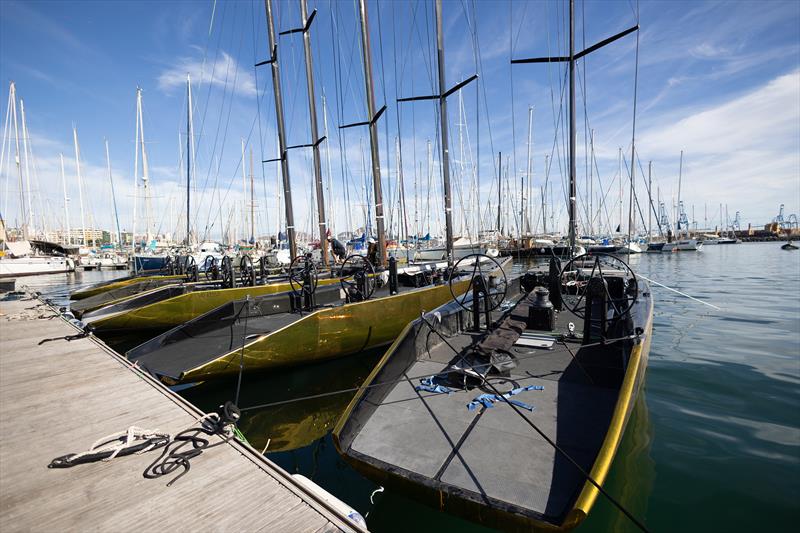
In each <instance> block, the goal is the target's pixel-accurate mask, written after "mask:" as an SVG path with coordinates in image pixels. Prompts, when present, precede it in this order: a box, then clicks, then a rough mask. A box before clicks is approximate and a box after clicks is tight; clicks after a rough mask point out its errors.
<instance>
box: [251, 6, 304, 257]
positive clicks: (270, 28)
mask: <svg viewBox="0 0 800 533" xmlns="http://www.w3.org/2000/svg"><path fill="white" fill-rule="evenodd" d="M264 8H265V9H266V12H267V33H268V35H269V49H270V51H271V52H272V57H271V58H270V59H269V60H268V61H266V62H264V63H262V64H266V63H269V64H270V65H271V67H272V89H273V91H274V93H275V121H276V123H277V129H278V148H279V150H280V156H279V157H280V161H281V177H282V179H283V202H284V207H285V209H286V234H287V236H288V238H289V254H290V256H291V258H292V261H294V258H295V257H296V256H297V241H296V237H295V232H294V210H293V208H292V184H291V181H290V179H289V161H288V159H287V155H286V130H285V126H284V121H283V99H282V97H281V76H280V70H279V68H278V44H277V42H276V40H275V22H274V21H273V19H272V0H264ZM242 164H244V162H243V163H242Z"/></svg>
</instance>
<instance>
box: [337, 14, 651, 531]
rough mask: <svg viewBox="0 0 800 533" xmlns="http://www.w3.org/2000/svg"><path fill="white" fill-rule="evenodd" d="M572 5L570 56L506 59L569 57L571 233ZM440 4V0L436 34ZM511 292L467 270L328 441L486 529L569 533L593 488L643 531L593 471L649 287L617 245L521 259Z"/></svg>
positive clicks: (621, 402)
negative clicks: (615, 252) (534, 261)
mask: <svg viewBox="0 0 800 533" xmlns="http://www.w3.org/2000/svg"><path fill="white" fill-rule="evenodd" d="M569 4H570V52H569V57H565V58H539V59H533V60H517V61H514V62H532V63H534V62H552V61H569V66H570V100H571V105H570V119H571V120H570V151H569V154H570V194H569V202H570V205H569V207H570V241H571V243H572V244H574V242H575V198H576V194H575V174H576V172H575V115H574V95H575V83H574V63H575V57H576V55H575V53H574V48H573V46H574V38H573V35H574V18H573V13H574V3H573V2H572V1H570V3H569ZM441 9H442V6H441V1H440V0H439V1H437V2H436V18H437V33H438V34H439V35H440V36H441V24H442V22H441V19H442V14H441ZM637 29H638V26H636V27H634V28H631V29H629V30H626V31H625V32H622V33H620V34H617V35H615V36H614V37H611V38H609V39H606V40H605V41H603V42H602V43H600V44H599V45H595V46H594V47H590V48H589V49H587V51H586V52H582V53H581V54H580V55H584V54H585V53H588V51H592V50H594V49H597V48H599V47H600V46H603V45H605V44H608V43H610V42H612V41H614V40H616V39H618V38H621V37H623V36H624V35H627V34H629V33H631V32H633V31H636V30H637ZM440 39H441V37H440ZM637 44H638V42H637ZM637 50H638V46H637ZM441 56H442V50H441V40H440V49H439V57H440V58H441ZM637 59H638V54H637ZM440 68H441V65H440ZM634 123H635V122H634ZM634 131H635V130H634ZM632 144H633V143H632ZM633 154H635V150H634V148H633V147H632V156H631V159H633ZM545 287H547V288H545ZM509 288H510V290H509V291H505V290H500V289H497V288H494V287H493V286H492V283H491V282H490V280H488V279H487V278H486V277H485V276H484V275H480V274H477V275H474V276H473V278H472V280H471V281H470V283H469V286H468V290H467V291H466V292H465V293H463V295H461V296H458V297H456V298H454V299H453V301H451V302H449V303H447V304H444V305H442V306H441V307H439V308H438V309H436V310H434V311H433V312H429V313H427V314H424V315H422V316H421V317H420V318H418V319H417V320H415V321H414V322H412V323H411V324H409V325H408V326H407V327H406V329H405V330H404V331H403V333H402V334H401V335H400V336H399V337H398V339H397V340H396V341H395V342H394V344H393V345H392V346H391V347H390V349H389V350H388V351H387V353H386V354H385V355H384V357H383V358H382V359H381V360H380V361H379V363H378V364H377V366H376V367H375V369H374V370H373V372H372V373H371V374H370V376H369V377H368V378H367V379H366V381H365V382H364V384H363V385H362V387H361V388H360V389H359V391H358V393H357V394H356V396H355V397H354V398H353V400H352V401H351V403H350V405H349V407H348V409H347V410H346V411H345V413H344V414H343V416H342V418H341V419H340V420H339V422H338V424H337V426H336V428H335V429H334V444H335V445H336V448H337V451H338V452H339V454H340V455H341V456H342V457H343V458H344V459H345V461H346V462H347V463H349V464H350V465H351V466H353V467H354V468H355V469H357V470H358V471H359V472H361V473H362V474H364V475H365V476H367V477H369V478H370V479H372V480H373V481H374V482H376V483H378V484H380V485H381V486H384V487H387V488H388V489H389V490H396V491H399V492H404V493H406V494H408V495H410V496H412V497H414V498H416V499H419V500H421V501H423V502H425V503H428V504H429V505H431V506H434V507H435V508H437V509H439V510H444V511H447V512H452V513H455V514H459V515H461V516H464V517H466V518H468V519H471V520H473V521H476V522H479V523H481V524H484V525H486V526H489V527H494V528H498V529H504V530H522V529H526V530H529V529H535V530H546V531H558V530H568V529H572V528H574V527H576V526H577V525H578V524H580V523H581V522H582V521H583V520H584V519H585V518H586V516H587V515H588V513H589V511H590V510H591V508H592V506H593V504H594V502H595V500H596V499H597V497H598V495H599V494H603V496H604V497H605V498H606V499H608V500H609V501H610V502H611V503H612V504H614V505H615V506H617V507H618V508H619V509H620V510H621V511H623V512H624V513H625V514H626V516H628V518H630V519H631V520H632V521H633V522H634V523H635V524H636V525H637V526H638V527H640V528H642V529H644V526H643V525H642V524H641V523H640V522H639V521H637V520H636V518H635V517H633V516H632V515H631V514H630V513H629V512H628V511H627V510H626V509H625V508H624V507H623V506H622V504H620V503H619V502H618V501H617V500H616V499H614V497H613V496H611V495H610V494H608V492H607V491H605V490H604V489H603V483H604V481H605V479H606V478H607V476H608V473H609V470H610V467H611V463H612V461H613V459H614V456H615V453H616V451H617V449H618V447H619V445H620V442H621V440H622V436H623V434H624V431H625V426H626V424H627V422H628V419H629V416H630V413H631V411H632V407H633V405H634V402H635V399H636V397H637V395H638V392H639V390H640V389H641V388H642V385H643V382H644V374H645V369H646V365H647V357H648V352H649V346H650V337H651V332H652V324H653V302H652V297H651V294H650V289H649V286H648V284H647V283H646V282H645V281H643V280H641V279H639V278H637V277H636V274H635V273H634V272H633V270H632V269H631V268H630V267H629V266H628V265H627V264H626V263H625V262H624V261H622V260H620V259H618V258H617V257H615V256H612V255H609V254H605V253H589V254H586V255H583V256H578V257H574V258H572V259H571V260H569V261H568V262H567V264H566V265H565V266H564V267H563V268H559V266H558V263H557V260H556V259H555V258H553V259H552V260H551V263H550V269H549V271H544V270H536V271H531V272H529V273H528V274H526V275H525V276H523V277H522V278H521V279H518V280H515V281H513V282H512V283H510V284H509Z"/></svg>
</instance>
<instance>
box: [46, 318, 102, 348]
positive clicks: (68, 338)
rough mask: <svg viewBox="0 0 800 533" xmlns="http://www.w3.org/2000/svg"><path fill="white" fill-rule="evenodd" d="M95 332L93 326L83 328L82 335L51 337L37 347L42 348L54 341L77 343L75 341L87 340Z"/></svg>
mask: <svg viewBox="0 0 800 533" xmlns="http://www.w3.org/2000/svg"><path fill="white" fill-rule="evenodd" d="M53 316H58V315H53ZM50 318H53V317H50ZM93 331H94V328H93V327H92V326H91V325H86V326H84V327H83V330H82V331H81V332H80V333H76V334H74V335H64V336H63V337H51V338H49V339H42V340H40V341H39V343H38V345H37V346H41V345H42V344H44V343H46V342H52V341H67V342H72V341H75V340H78V339H85V338H86V337H89V336H91V335H92V332H93Z"/></svg>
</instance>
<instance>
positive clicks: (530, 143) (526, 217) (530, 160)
mask: <svg viewBox="0 0 800 533" xmlns="http://www.w3.org/2000/svg"><path fill="white" fill-rule="evenodd" d="M532 151H533V106H528V168H527V171H526V174H527V177H528V189H530V187H531V184H532V183H533V177H532V176H531V170H532V165H533V157H532V154H531V152H532ZM528 201H530V196H529V197H528V198H527V200H526V201H525V202H524V208H523V211H522V213H523V218H522V227H523V230H525V231H527V232H528V233H530V231H531V227H530V226H531V224H530V214H528V213H527V210H528ZM526 223H527V226H526Z"/></svg>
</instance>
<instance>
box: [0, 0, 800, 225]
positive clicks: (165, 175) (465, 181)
mask: <svg viewBox="0 0 800 533" xmlns="http://www.w3.org/2000/svg"><path fill="white" fill-rule="evenodd" d="M274 4H275V11H276V28H277V30H278V31H284V30H287V29H291V28H295V27H299V26H301V20H300V11H299V3H298V2H295V1H291V2H287V1H282V0H281V1H277V0H276V1H275V2H274ZM575 6H576V7H575V10H576V22H575V48H576V51H578V50H582V49H583V48H585V47H588V46H590V45H591V44H593V43H595V42H597V41H600V40H602V39H604V38H606V37H608V36H610V35H613V34H616V33H618V32H620V31H622V30H625V29H627V28H629V27H631V26H633V25H635V24H636V23H637V21H638V23H639V24H640V31H639V32H638V35H637V34H636V33H634V34H631V35H629V36H627V37H625V38H622V39H620V40H618V41H616V42H614V43H612V44H609V45H608V46H605V47H603V48H601V49H600V50H598V51H596V52H593V53H591V54H589V55H588V56H586V58H585V59H584V60H581V61H579V62H578V64H577V66H576V74H577V78H576V80H577V85H578V90H577V97H576V99H577V106H576V119H577V131H578V139H577V147H576V155H577V183H578V198H579V200H578V211H579V219H580V220H579V224H580V227H581V231H582V232H587V231H590V230H593V231H595V232H607V231H610V230H613V229H614V228H615V227H616V226H617V225H618V224H620V222H622V225H623V227H625V224H626V223H627V222H625V221H627V219H628V208H629V189H630V177H629V176H630V174H629V171H628V170H627V169H628V168H629V167H630V163H631V156H632V153H631V141H632V139H635V146H636V153H637V154H636V165H635V167H634V172H633V174H634V184H635V188H636V198H637V199H638V201H639V203H640V214H639V215H637V216H636V219H637V220H638V222H637V224H638V226H639V227H642V226H643V224H645V223H646V222H647V218H648V201H647V181H646V176H647V172H648V164H649V162H652V167H651V168H652V173H651V176H652V183H653V185H652V195H653V197H654V200H653V201H654V203H656V204H657V200H656V196H660V198H661V200H662V201H664V202H665V204H666V206H667V209H668V211H669V216H670V218H673V219H674V216H675V215H674V212H673V210H672V205H673V203H674V202H676V201H677V197H678V194H679V190H678V189H679V176H680V198H681V200H682V201H683V202H684V206H685V210H686V212H687V215H688V217H689V218H690V219H693V220H696V221H697V223H698V226H699V227H704V226H705V227H711V228H713V227H715V226H717V225H719V223H720V214H719V213H720V205H722V209H723V214H722V216H723V219H724V218H726V215H725V213H724V210H725V209H726V208H727V211H728V215H727V218H728V219H731V220H732V219H733V218H734V216H735V213H736V212H739V213H740V220H741V223H742V226H743V227H746V225H747V224H748V223H752V224H753V225H763V224H765V223H767V222H769V221H771V220H772V219H773V218H774V217H775V216H776V215H777V214H778V209H779V205H780V204H782V203H783V204H785V205H786V214H787V215H788V214H789V213H798V212H800V3H798V2H778V1H766V2H765V1H757V2H747V1H735V2H695V1H692V2H680V1H669V2H665V1H662V2H650V1H642V2H640V3H638V4H637V3H636V2H631V1H627V0H626V1H619V2H595V1H586V2H581V1H577V2H576V4H575ZM314 9H316V10H317V11H318V12H317V15H316V17H315V20H314V22H313V24H312V25H311V28H310V39H311V43H312V50H313V60H312V63H313V73H314V78H315V80H314V82H315V83H314V91H315V101H316V105H317V116H318V120H319V123H320V132H319V135H320V136H322V135H323V134H324V132H323V125H324V122H326V121H327V131H328V139H327V141H326V142H323V143H322V144H321V145H320V146H321V154H322V155H321V157H322V165H321V167H322V179H323V182H324V185H325V204H326V209H327V210H328V212H327V213H326V218H328V219H329V223H330V225H331V226H332V227H333V229H334V231H335V232H341V231H346V230H348V229H355V228H356V227H361V226H364V224H365V220H366V218H367V216H368V217H369V218H370V219H371V220H372V222H370V223H369V224H370V225H374V212H372V209H371V208H370V207H371V206H372V205H373V204H374V200H373V199H372V193H371V188H372V182H371V175H370V174H369V173H370V169H371V166H370V156H369V133H368V131H367V128H365V127H354V128H348V129H340V128H339V126H342V125H345V124H349V123H353V122H360V121H364V120H366V119H367V108H366V98H365V87H364V76H363V67H362V61H361V57H362V56H361V54H362V50H361V44H360V34H359V32H360V26H359V21H358V17H357V11H356V8H355V3H354V2H352V1H341V2H329V1H322V0H320V1H314V0H309V11H312V10H314ZM567 9H568V7H567V4H566V3H564V2H556V1H547V2H544V1H542V2H521V1H513V2H507V1H504V0H497V1H492V2H488V1H478V0H451V1H445V2H444V7H443V13H444V16H443V19H444V20H443V30H444V31H443V33H444V45H445V77H446V85H447V86H448V87H451V86H453V85H455V84H456V83H458V82H459V81H462V80H465V79H467V78H469V77H470V76H472V75H473V74H478V75H479V78H478V80H477V81H474V82H472V83H470V84H468V85H467V86H466V87H465V88H464V89H463V90H462V91H460V92H457V93H454V94H453V95H451V96H450V97H449V98H448V108H449V113H448V126H449V133H450V142H449V154H450V158H451V160H450V169H451V176H452V180H453V197H454V211H453V212H454V218H455V219H456V231H457V233H466V232H467V231H472V232H475V231H477V230H478V229H484V230H485V229H492V228H493V227H494V226H495V225H496V212H497V198H498V189H497V186H498V178H497V176H498V168H497V161H498V155H497V154H498V153H502V166H501V169H502V170H501V172H502V178H501V179H502V182H501V183H502V185H501V190H500V195H499V198H500V203H501V213H502V225H503V226H504V228H506V232H509V231H510V232H516V231H518V229H519V227H520V225H521V224H527V225H528V226H529V227H530V229H531V230H534V231H542V229H543V227H542V205H541V203H542V202H541V191H542V187H543V186H544V185H545V183H547V186H548V189H547V194H546V195H545V199H546V201H545V203H546V207H545V209H546V211H545V212H546V218H547V224H548V225H549V226H550V227H549V228H548V230H550V231H552V230H553V228H554V227H555V229H560V230H562V231H563V230H565V229H566V221H567V218H566V210H565V205H566V200H565V194H564V191H565V185H564V183H565V178H564V176H565V173H566V163H565V159H564V158H565V153H566V150H565V146H566V139H567V137H566V134H565V131H564V127H565V125H566V122H565V117H566V107H565V105H566V100H565V95H564V92H563V90H562V89H563V84H564V80H565V74H566V71H565V68H566V66H565V64H555V63H553V64H550V65H547V64H524V65H515V66H511V64H510V59H511V58H525V57H536V56H547V55H553V56H555V55H565V54H566V53H567V48H566V46H567V35H568V27H567V22H566V21H567V20H568V17H567ZM368 13H369V31H370V40H371V52H372V67H373V73H374V83H375V100H376V106H377V107H378V108H380V107H382V106H383V105H384V104H385V105H386V108H387V109H386V112H385V113H384V114H383V115H382V116H381V118H380V119H379V121H378V140H379V146H378V151H379V154H380V168H381V172H382V188H383V197H384V205H385V208H386V210H387V224H389V225H390V227H391V228H392V230H393V232H395V233H397V232H405V231H407V232H408V233H420V234H423V235H424V234H425V233H426V232H429V231H430V232H432V233H438V232H440V231H441V224H442V218H443V215H442V213H443V211H444V209H443V200H442V193H441V190H442V186H441V165H440V161H441V155H440V152H441V148H440V146H441V144H440V135H439V133H438V132H439V126H438V124H439V123H438V120H439V116H438V106H437V105H435V104H434V103H432V102H430V101H427V102H426V101H423V102H413V103H412V102H406V103H399V104H398V103H397V101H396V100H397V98H398V97H407V96H417V95H429V94H433V93H434V92H436V91H437V81H436V79H437V78H436V76H437V74H436V55H435V22H434V13H433V4H432V3H431V2H429V1H422V0H412V1H409V2H388V1H380V2H376V1H372V0H370V1H368ZM268 56H269V53H268V44H267V33H266V23H265V13H264V4H263V2H261V1H260V0H256V1H250V0H238V1H229V2H223V1H214V0H202V1H180V2H170V1H159V2H147V1H144V2H141V1H140V2H124V1H119V2H62V1H59V2H46V1H25V2H17V1H13V0H3V1H1V2H0V82H2V89H1V90H0V94H1V95H2V96H0V98H2V100H1V101H0V105H2V106H3V109H2V110H0V112H3V115H2V120H3V123H2V125H0V127H4V126H5V124H6V115H5V111H6V108H7V106H6V103H7V101H8V95H9V84H10V82H12V81H13V82H14V83H15V84H16V85H15V86H16V92H17V97H18V99H21V100H23V101H24V106H25V115H26V117H25V118H26V123H27V130H28V138H27V139H22V137H23V136H22V134H20V135H19V137H20V140H21V143H22V141H24V140H27V141H29V146H30V151H31V152H32V154H33V157H32V158H31V159H30V161H29V163H30V164H29V169H28V172H29V175H30V178H28V179H29V180H30V181H31V186H30V189H31V191H32V194H30V195H29V197H30V202H31V208H32V209H31V210H32V212H33V222H34V226H35V227H37V228H41V227H42V226H43V225H47V226H48V228H49V229H51V230H52V229H54V228H59V227H62V226H63V225H64V224H65V218H66V217H65V213H64V211H65V209H64V194H63V187H64V183H62V177H61V170H60V159H59V154H63V157H64V164H65V175H64V176H65V182H66V187H67V196H68V197H69V201H68V209H69V223H70V225H71V227H73V228H76V227H79V226H80V225H81V216H80V205H79V204H80V196H81V194H82V196H83V204H84V220H85V224H86V225H87V226H89V225H91V226H92V227H101V228H105V229H113V228H114V227H115V218H114V208H113V206H114V202H113V201H112V188H111V185H110V179H109V173H108V170H107V167H106V153H105V145H104V140H108V143H109V155H110V163H111V178H112V179H113V183H114V193H115V197H116V205H117V212H118V217H119V224H120V227H121V229H123V230H130V229H131V227H132V226H133V211H134V203H136V208H137V222H136V224H137V231H142V228H143V227H144V226H145V225H148V226H149V227H151V228H152V229H153V230H154V231H159V232H162V233H171V234H173V235H174V236H176V237H180V235H181V234H183V233H184V232H185V230H184V229H183V228H185V224H186V222H185V220H186V209H185V203H186V193H185V187H186V177H185V175H186V167H185V159H186V156H185V150H186V146H187V134H186V120H187V106H186V78H187V74H188V75H189V76H191V79H192V91H193V109H192V115H193V122H194V135H193V137H192V139H191V140H192V144H193V153H194V156H193V161H192V164H191V166H192V168H193V173H192V176H191V202H192V208H191V211H190V213H191V216H190V219H191V225H192V231H193V232H194V233H195V234H196V235H197V236H198V237H202V238H220V236H221V232H222V230H223V229H224V228H235V230H236V232H237V235H238V236H244V235H246V233H247V232H248V231H249V230H247V228H248V226H249V219H248V218H247V217H248V216H249V215H248V213H249V211H250V209H251V207H250V204H251V199H250V198H249V194H250V193H249V190H250V189H249V182H248V181H249V174H250V164H249V161H250V157H251V156H250V151H251V150H252V152H253V156H252V157H253V160H254V161H255V164H254V170H253V172H252V173H253V176H254V178H253V184H254V187H253V189H254V191H255V195H254V196H255V197H254V201H252V203H253V204H255V205H254V206H253V208H252V210H253V212H254V213H255V226H256V233H257V234H259V235H267V234H274V233H275V232H276V230H277V229H278V228H279V227H280V228H283V227H284V226H285V222H284V221H283V216H284V215H283V211H282V208H281V209H280V210H279V209H278V206H280V205H281V204H282V201H283V200H280V202H279V198H278V191H279V184H278V180H279V177H280V173H279V170H278V167H277V164H276V163H262V161H263V160H268V159H272V158H275V157H276V156H277V152H278V149H277V144H278V142H277V136H276V128H275V108H274V100H273V87H272V80H271V77H270V70H269V66H261V67H254V65H255V63H257V62H259V61H262V60H264V59H267V58H268ZM278 56H279V64H280V68H281V83H282V88H283V99H284V113H285V119H286V124H287V132H288V133H287V136H288V139H287V143H288V144H289V145H301V144H308V143H310V142H311V134H310V127H309V110H308V92H307V89H306V86H307V85H306V84H307V82H306V73H305V62H304V56H303V39H302V36H301V34H291V35H285V36H281V37H279V45H278ZM637 56H638V60H637ZM137 87H141V89H142V99H143V120H144V137H145V146H146V149H147V154H148V162H149V183H150V185H151V187H150V190H151V199H150V209H149V213H150V217H149V219H145V217H144V216H143V215H144V213H146V212H148V211H146V210H145V209H144V203H145V202H144V198H143V190H142V187H141V182H139V183H140V185H139V187H137V188H135V187H134V159H135V155H136V143H135V142H134V138H135V132H136V89H137ZM323 96H324V98H325V100H326V106H325V111H326V113H325V114H323V106H322V100H323ZM18 105H19V104H18ZM634 106H635V130H634ZM529 110H530V111H529ZM529 118H531V121H530V124H531V126H532V127H531V130H530V131H531V140H532V142H531V143H530V163H528V150H529V145H528V133H529ZM19 120H21V117H20V118H19ZM20 127H21V124H20ZM73 127H75V128H76V131H77V136H78V139H79V143H80V163H81V174H82V178H83V181H82V184H83V188H82V190H80V191H79V189H78V181H77V177H76V176H77V168H76V162H75V149H74V146H73ZM11 129H12V131H13V123H12V125H11ZM590 132H591V134H590ZM634 133H635V135H634ZM10 137H11V138H10V142H11V152H9V150H8V147H6V150H5V156H6V159H5V160H4V161H3V163H2V164H0V198H2V200H0V210H2V216H3V218H4V219H5V220H6V221H7V224H8V226H12V227H13V226H15V225H17V224H18V223H20V222H21V220H22V218H23V215H22V210H21V208H20V203H21V201H20V186H19V175H18V171H17V168H16V166H15V164H14V155H13V153H14V143H15V137H14V135H13V133H12V134H10ZM429 141H430V143H431V148H430V152H431V156H430V157H429V155H428V142H429ZM590 141H591V142H590ZM242 143H244V145H245V150H244V152H245V157H244V161H245V163H246V175H245V177H244V178H243V175H242V170H243V168H242ZM4 146H7V145H6V144H5V143H4ZM620 150H621V152H622V158H621V159H620V156H619V154H620ZM592 151H593V153H594V159H593V162H592V163H591V164H590V161H592V159H591V157H590V154H591V153H592ZM681 151H683V156H682V159H681ZM9 156H10V160H9V159H8V158H9ZM288 157H289V167H290V173H291V180H292V184H291V185H292V196H293V206H294V211H295V225H296V227H297V228H298V229H300V230H301V231H306V232H310V231H311V230H312V228H316V227H317V223H316V220H315V219H314V217H315V206H316V203H315V200H314V186H313V176H314V172H313V165H312V158H311V149H309V148H298V149H293V150H291V151H290V153H289V156H288ZM400 160H401V161H402V164H400V163H399V161H400ZM681 160H682V163H681ZM7 161H10V164H6V162H7ZM22 162H23V165H22V168H21V170H22V171H23V183H24V182H25V176H26V175H25V174H24V170H25V169H24V160H22ZM546 162H547V164H546ZM141 166H142V163H141V161H139V163H138V169H139V173H140V175H141V173H142V172H141ZM620 169H621V171H620ZM620 177H621V178H622V179H620ZM401 182H402V187H403V189H404V193H405V210H404V211H403V210H402V209H401V207H400V202H399V201H398V198H399V197H400V183H401ZM523 183H526V184H527V185H525V186H524V187H523V185H522V184H523ZM620 184H622V186H623V187H622V188H623V191H622V195H621V196H620ZM620 199H622V201H620ZM26 202H27V200H26ZM523 204H524V205H525V206H527V207H526V208H525V209H523V208H522V205H523ZM620 206H622V209H621V211H622V215H621V214H620ZM521 211H525V212H526V213H527V214H526V215H524V216H522V215H521V214H520V212H521ZM367 213H371V215H367ZM524 221H527V222H524Z"/></svg>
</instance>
